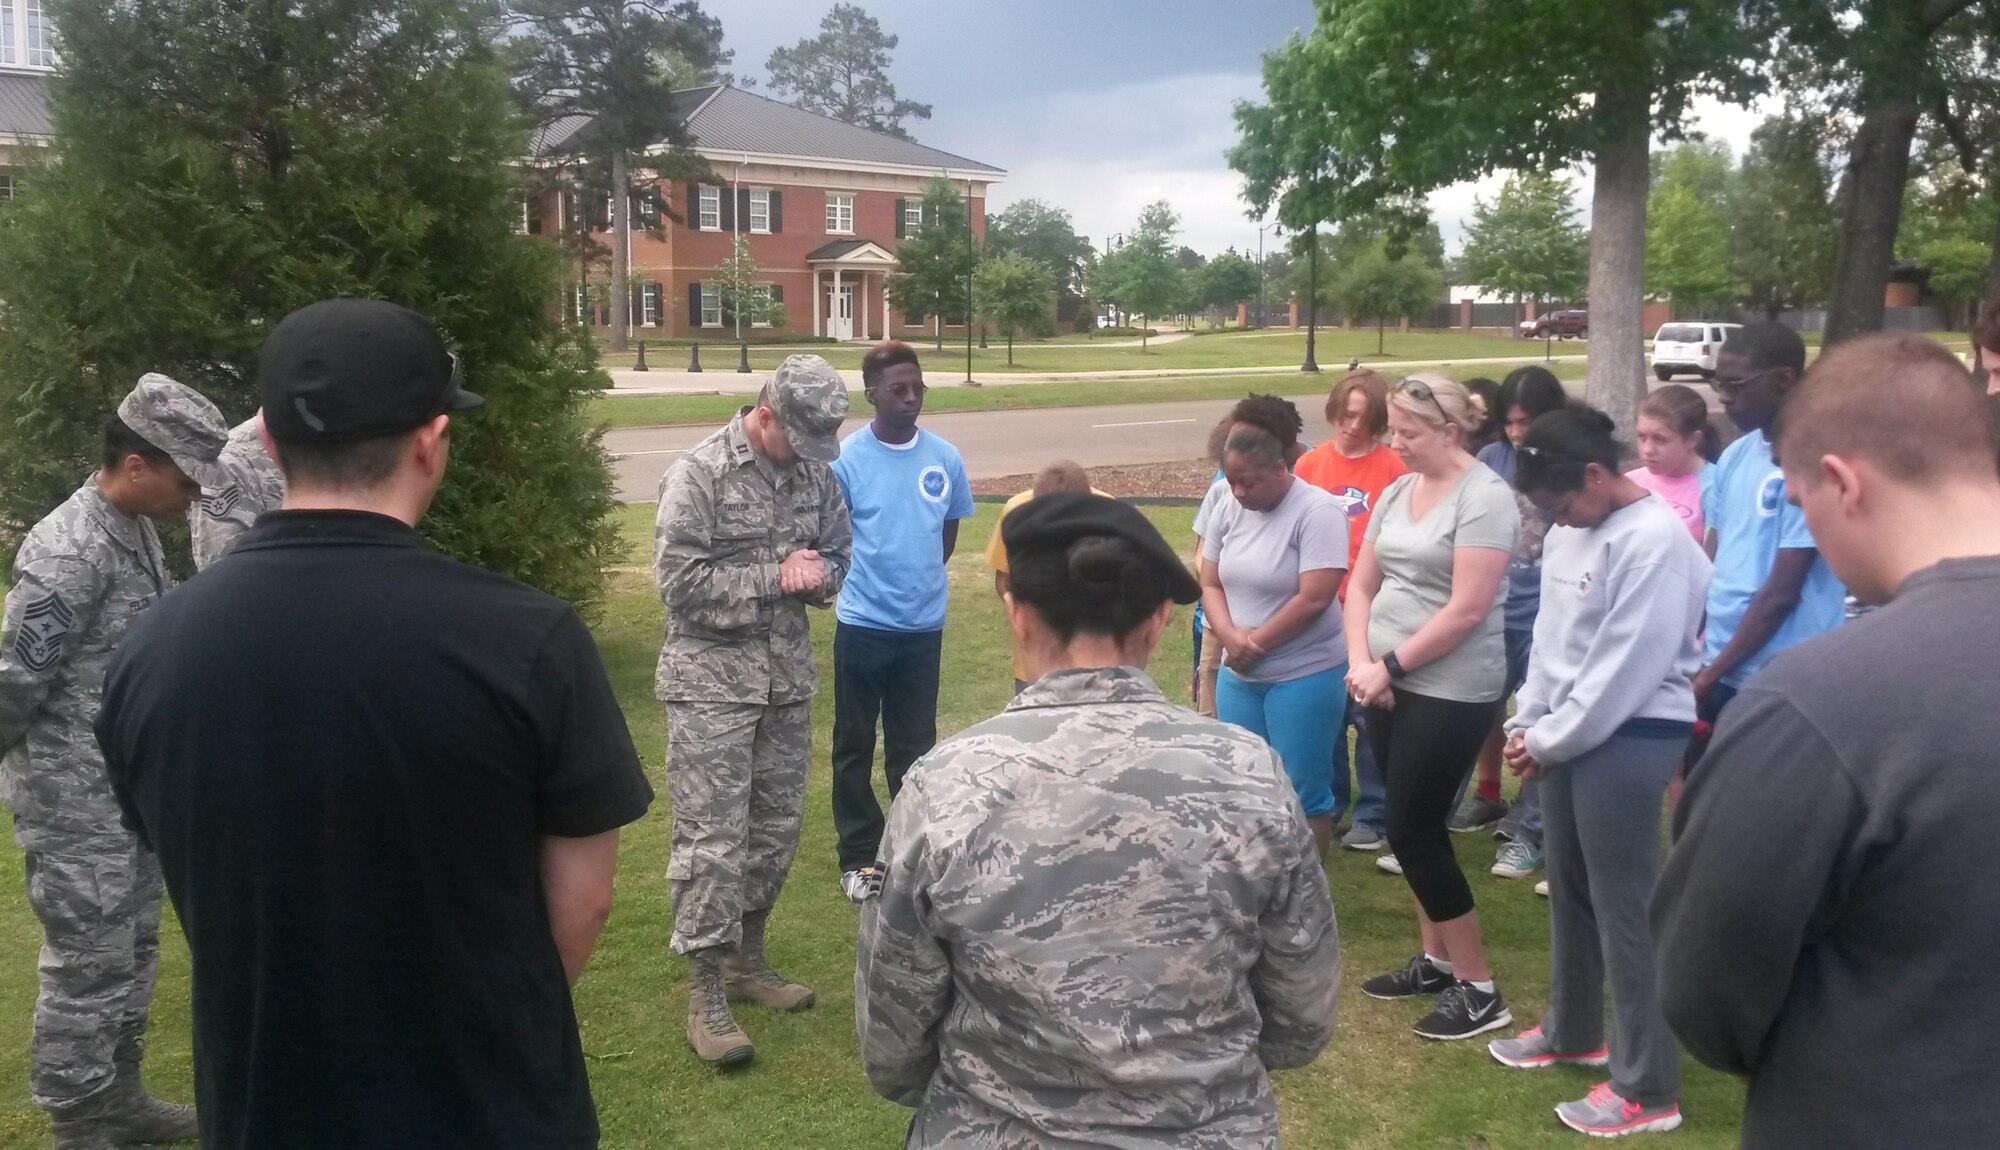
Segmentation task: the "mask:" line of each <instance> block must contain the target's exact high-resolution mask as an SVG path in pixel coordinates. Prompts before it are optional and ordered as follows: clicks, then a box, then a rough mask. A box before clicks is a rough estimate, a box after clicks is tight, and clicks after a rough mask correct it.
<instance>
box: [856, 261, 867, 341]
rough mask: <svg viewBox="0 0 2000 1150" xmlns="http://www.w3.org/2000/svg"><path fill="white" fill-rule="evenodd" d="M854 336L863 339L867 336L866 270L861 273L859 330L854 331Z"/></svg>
mask: <svg viewBox="0 0 2000 1150" xmlns="http://www.w3.org/2000/svg"><path fill="white" fill-rule="evenodd" d="M856 338H857V339H864V340H865V339H867V338H868V273H867V272H862V273H861V330H860V331H859V332H857V333H856Z"/></svg>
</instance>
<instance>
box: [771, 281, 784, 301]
mask: <svg viewBox="0 0 2000 1150" xmlns="http://www.w3.org/2000/svg"><path fill="white" fill-rule="evenodd" d="M771 302H772V303H784V302H785V285H784V284H772V285H771Z"/></svg>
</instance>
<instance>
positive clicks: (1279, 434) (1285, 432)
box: [1229, 392, 1306, 452]
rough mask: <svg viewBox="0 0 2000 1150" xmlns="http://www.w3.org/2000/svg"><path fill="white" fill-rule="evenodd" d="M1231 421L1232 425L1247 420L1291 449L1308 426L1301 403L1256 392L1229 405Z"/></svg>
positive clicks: (1285, 447) (1295, 445) (1287, 449)
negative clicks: (1300, 411) (1299, 406)
mask: <svg viewBox="0 0 2000 1150" xmlns="http://www.w3.org/2000/svg"><path fill="white" fill-rule="evenodd" d="M1229 422H1230V423H1231V424H1232V425H1234V424H1238V423H1247V424H1249V425H1250V426H1252V427H1255V428H1259V429H1261V430H1263V431H1266V432H1269V433H1270V434H1271V436H1272V438H1274V439H1276V440H1277V441H1278V443H1279V445H1280V446H1282V447H1283V448H1284V449H1285V450H1286V451H1288V452H1289V451H1291V450H1292V449H1293V448H1294V447H1297V446H1298V443H1299V436H1300V435H1301V434H1303V433H1304V432H1305V429H1306V421H1305V419H1304V417H1302V416H1300V415H1299V409H1298V407H1297V406H1296V405H1295V404H1293V403H1292V401H1291V400H1289V399H1285V398H1283V397H1281V396H1276V395H1258V394H1256V393H1255V392H1252V393H1251V394H1249V395H1247V396H1244V397H1243V398H1242V399H1239V400H1237V401H1236V406H1235V407H1233V408H1230V409H1229Z"/></svg>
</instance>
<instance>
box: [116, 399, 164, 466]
mask: <svg viewBox="0 0 2000 1150" xmlns="http://www.w3.org/2000/svg"><path fill="white" fill-rule="evenodd" d="M128 455H136V456H138V457H139V458H141V459H143V460H145V461H146V462H148V463H156V464H157V463H172V462H173V461H174V460H173V457H172V456H170V455H168V454H167V453H166V452H164V451H161V450H160V449H159V448H157V447H154V446H153V445H152V443H151V442H150V441H148V440H147V439H146V438H145V437H144V436H142V435H140V434H139V433H138V432H136V431H134V430H132V429H131V428H130V427H127V426H126V425H125V421H124V420H122V419H120V418H118V416H117V413H115V412H114V413H112V414H111V415H107V416H105V417H104V455H103V463H104V466H105V467H107V468H114V467H117V466H118V465H119V464H120V463H123V462H125V457H126V456H128Z"/></svg>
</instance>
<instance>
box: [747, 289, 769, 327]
mask: <svg viewBox="0 0 2000 1150" xmlns="http://www.w3.org/2000/svg"><path fill="white" fill-rule="evenodd" d="M757 286H758V287H759V288H760V289H762V291H763V293H764V301H765V302H768V301H769V300H770V299H771V285H770V284H758V285H757ZM750 326H751V327H770V326H771V324H770V321H769V320H762V319H757V320H751V321H750Z"/></svg>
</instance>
